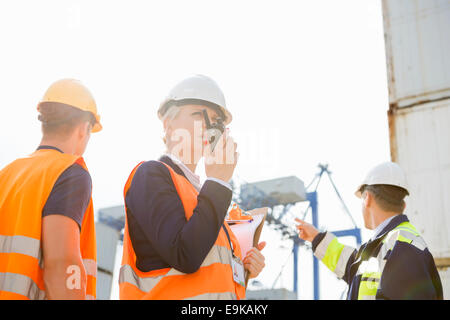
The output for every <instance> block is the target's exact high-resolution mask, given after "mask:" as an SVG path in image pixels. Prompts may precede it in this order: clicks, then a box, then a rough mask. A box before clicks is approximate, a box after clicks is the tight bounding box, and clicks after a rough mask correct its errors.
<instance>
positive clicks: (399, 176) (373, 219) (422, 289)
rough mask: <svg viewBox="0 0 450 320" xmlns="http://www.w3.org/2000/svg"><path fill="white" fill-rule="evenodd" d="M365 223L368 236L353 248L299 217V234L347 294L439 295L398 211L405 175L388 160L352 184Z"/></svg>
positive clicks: (426, 258) (434, 276)
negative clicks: (369, 231)
mask: <svg viewBox="0 0 450 320" xmlns="http://www.w3.org/2000/svg"><path fill="white" fill-rule="evenodd" d="M355 195H356V196H357V197H358V198H361V199H362V213H363V218H364V224H365V226H366V228H368V229H370V230H374V234H373V237H372V238H371V239H370V240H369V241H368V242H367V243H365V244H363V245H362V246H361V247H360V248H359V249H354V248H352V247H350V246H347V245H344V244H341V243H340V242H339V241H338V239H337V237H336V236H334V235H333V234H332V233H330V232H319V231H318V230H317V229H316V228H315V227H314V226H313V225H311V224H309V223H306V222H304V221H302V220H300V219H296V220H297V222H299V225H298V226H297V229H298V230H299V237H300V238H302V239H303V240H307V241H310V242H312V248H313V251H314V255H315V256H316V257H317V258H318V259H319V260H321V261H322V262H323V263H324V264H325V265H326V266H327V267H328V268H329V269H330V270H331V271H333V272H334V273H335V274H336V275H337V276H338V278H340V279H343V280H345V281H346V282H347V283H348V285H349V290H348V293H347V299H352V300H356V299H358V300H375V299H377V300H378V299H380V300H386V299H387V300H392V299H394V300H398V299H422V300H424V299H427V300H428V299H430V300H431V299H439V300H442V299H443V293H442V284H441V280H440V277H439V274H438V271H437V269H436V266H435V263H434V259H433V256H432V255H431V253H430V251H429V250H428V248H427V245H426V243H425V241H424V240H423V238H422V237H421V235H420V233H419V232H418V231H417V229H416V227H415V226H413V225H412V224H411V223H410V222H409V220H408V217H407V216H406V215H405V214H403V211H404V210H405V202H404V198H405V197H406V196H407V195H409V191H408V185H407V182H406V176H405V173H404V172H403V170H402V168H401V167H400V166H399V165H398V164H396V163H394V162H385V163H382V164H380V165H378V166H376V167H374V168H373V169H372V170H371V171H370V172H369V174H368V175H367V176H366V177H365V179H364V180H363V182H362V183H361V184H360V185H359V186H358V188H357V190H356V192H355Z"/></svg>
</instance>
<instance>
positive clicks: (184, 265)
mask: <svg viewBox="0 0 450 320" xmlns="http://www.w3.org/2000/svg"><path fill="white" fill-rule="evenodd" d="M159 160H160V161H162V162H164V163H166V164H168V165H169V166H170V167H171V168H172V169H174V171H175V172H177V173H178V174H180V175H182V176H184V177H185V175H184V174H183V172H182V171H181V169H180V168H179V167H178V166H177V165H176V164H174V163H173V161H172V160H171V159H170V158H168V157H167V156H163V157H161V158H160V159H159ZM231 196H232V192H231V190H229V189H228V188H226V187H225V186H223V185H221V184H219V183H217V182H215V181H210V180H207V181H206V182H205V183H204V185H203V186H202V188H201V190H200V192H199V195H198V198H197V200H198V203H197V206H196V208H195V209H194V214H193V215H192V217H191V218H190V219H189V221H187V220H186V217H185V212H184V208H183V204H182V202H181V199H180V197H179V195H178V193H177V190H176V188H175V185H174V184H173V181H172V178H171V175H170V172H169V169H168V168H167V167H166V166H165V165H164V164H162V163H161V162H159V161H147V162H144V163H143V164H142V165H141V166H140V167H139V168H138V169H137V170H136V173H135V175H134V178H133V181H132V183H131V185H130V189H129V190H128V192H127V194H126V196H125V204H126V209H127V223H128V230H129V234H130V239H131V243H132V245H133V249H134V251H135V253H136V267H137V268H138V269H139V270H141V271H143V272H148V271H151V270H157V269H163V268H169V267H172V268H175V269H177V270H179V271H181V272H184V273H193V272H195V271H197V270H198V269H199V267H200V265H201V264H202V262H203V260H204V259H205V257H206V255H207V254H208V252H209V251H210V250H211V248H212V246H213V245H214V243H215V241H216V239H217V236H218V234H219V231H220V228H221V227H222V225H223V223H224V219H225V215H226V213H227V210H228V207H229V205H230V202H231Z"/></svg>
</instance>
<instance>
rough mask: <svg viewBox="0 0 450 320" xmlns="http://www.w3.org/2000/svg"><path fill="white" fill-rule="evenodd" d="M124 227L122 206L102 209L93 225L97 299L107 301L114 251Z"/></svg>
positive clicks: (113, 264)
mask: <svg viewBox="0 0 450 320" xmlns="http://www.w3.org/2000/svg"><path fill="white" fill-rule="evenodd" d="M124 226H125V208H124V206H115V207H110V208H103V209H100V210H99V211H98V221H97V222H96V223H95V229H96V238H97V266H98V270H97V299H98V300H109V299H110V297H111V286H112V281H113V274H114V266H115V258H116V249H117V245H118V243H119V241H121V240H122V238H123V236H122V233H121V231H122V229H123V228H124Z"/></svg>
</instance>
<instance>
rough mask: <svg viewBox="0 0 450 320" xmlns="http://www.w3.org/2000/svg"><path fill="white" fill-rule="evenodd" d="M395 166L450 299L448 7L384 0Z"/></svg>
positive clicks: (448, 4) (425, 0)
mask: <svg viewBox="0 0 450 320" xmlns="http://www.w3.org/2000/svg"><path fill="white" fill-rule="evenodd" d="M382 5H383V20H384V31H385V43H386V46H385V47H386V62H387V70H388V86H389V111H388V120H389V136H390V149H391V150H390V151H391V158H392V161H395V162H397V163H399V164H400V165H401V166H402V168H403V169H404V170H405V172H406V175H407V179H408V182H409V185H410V190H409V191H410V194H411V196H410V197H409V199H408V204H407V206H406V211H405V213H406V214H407V215H408V217H409V218H410V220H411V222H412V223H413V224H415V225H416V226H417V227H418V228H419V231H420V232H421V234H422V235H423V237H424V239H425V241H426V242H427V244H428V248H429V250H430V251H431V253H432V254H433V256H434V258H435V262H436V265H437V267H438V269H439V273H440V276H441V280H442V284H443V288H444V297H447V298H448V297H449V296H450V236H449V230H450V219H449V215H450V201H449V195H450V147H449V146H450V63H449V62H448V53H449V52H450V1H428V0H415V1H410V0H383V1H382Z"/></svg>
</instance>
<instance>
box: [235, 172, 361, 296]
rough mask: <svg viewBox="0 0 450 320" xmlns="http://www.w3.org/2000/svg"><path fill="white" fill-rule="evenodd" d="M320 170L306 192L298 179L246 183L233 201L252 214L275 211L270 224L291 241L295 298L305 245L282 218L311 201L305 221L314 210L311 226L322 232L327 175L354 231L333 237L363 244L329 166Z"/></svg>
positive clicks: (316, 284) (316, 293) (316, 292)
mask: <svg viewBox="0 0 450 320" xmlns="http://www.w3.org/2000/svg"><path fill="white" fill-rule="evenodd" d="M319 169H320V171H319V173H318V174H317V175H316V176H315V178H314V179H313V181H312V182H311V183H310V184H309V185H308V187H307V188H306V189H305V188H304V185H303V182H302V181H301V180H300V179H298V178H296V177H286V178H278V179H273V180H267V181H260V182H255V183H245V184H243V185H241V187H240V192H239V196H238V197H236V198H234V200H235V201H236V202H237V203H239V205H240V207H241V208H242V209H244V210H251V209H253V208H258V207H270V208H271V209H272V210H271V212H270V214H268V216H267V218H266V221H267V223H268V224H269V225H271V226H273V227H274V228H275V229H276V230H277V231H279V232H280V233H281V235H282V237H283V238H285V239H290V240H292V242H293V248H292V254H293V263H294V283H293V288H294V292H295V294H296V296H297V293H298V248H299V246H301V245H304V241H303V240H301V239H300V238H299V237H298V234H297V232H296V230H293V229H292V227H291V226H289V225H287V224H285V223H284V222H283V221H282V218H283V217H284V216H285V215H286V213H287V212H288V211H289V210H290V209H291V208H292V206H293V205H295V204H296V203H297V202H302V201H308V202H309V205H308V207H307V208H306V210H305V212H304V214H303V219H304V218H305V216H306V214H307V213H308V211H309V209H311V214H312V223H313V225H314V226H315V227H316V228H319V213H318V201H317V188H318V186H319V183H320V181H321V178H322V176H323V174H324V173H326V174H327V176H328V178H329V180H330V182H331V184H332V185H333V188H334V190H335V192H336V195H337V196H338V198H339V200H340V201H341V203H342V205H343V208H344V211H345V213H346V214H347V215H348V216H349V217H350V219H351V221H352V223H353V225H354V228H352V229H347V230H337V231H333V233H334V234H335V235H336V236H337V237H345V236H352V237H355V239H356V242H357V243H358V245H360V244H361V230H360V229H359V228H358V227H357V226H356V223H355V221H354V220H353V218H352V216H351V214H350V212H349V210H348V208H347V206H346V205H345V203H344V201H343V199H342V197H341V195H340V194H339V191H338V189H337V188H336V185H335V184H334V182H333V180H332V178H331V172H330V171H329V170H328V166H327V165H322V164H319ZM314 183H315V187H314V191H311V192H307V191H306V190H307V189H309V188H310V187H311V186H312V185H313V184H314ZM281 185H282V186H283V187H282V188H281V190H284V193H285V194H283V192H280V191H279V190H280V186H281ZM275 190H277V191H275ZM295 195H297V196H295ZM287 199H290V200H292V201H293V202H290V201H288V200H287ZM313 259H314V260H313V268H314V299H315V300H318V299H319V298H320V289H319V261H318V260H317V258H316V257H314V256H313ZM280 274H281V272H280ZM277 280H278V277H277V278H276V280H275V283H276V281H277ZM275 283H274V285H275Z"/></svg>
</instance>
